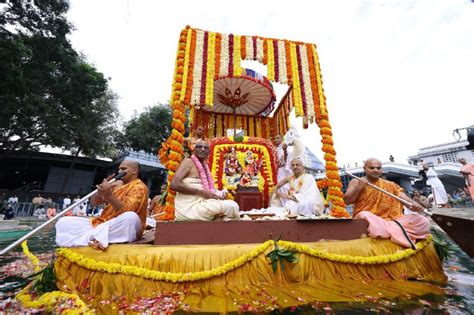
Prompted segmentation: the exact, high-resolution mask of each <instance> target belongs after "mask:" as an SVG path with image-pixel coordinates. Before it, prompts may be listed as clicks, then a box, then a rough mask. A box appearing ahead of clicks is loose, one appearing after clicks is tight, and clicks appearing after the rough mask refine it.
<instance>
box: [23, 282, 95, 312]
mask: <svg viewBox="0 0 474 315" xmlns="http://www.w3.org/2000/svg"><path fill="white" fill-rule="evenodd" d="M30 289H31V288H30V285H28V286H27V287H25V288H24V289H23V290H21V291H20V292H19V293H18V294H17V295H16V298H17V299H18V300H19V301H20V303H21V305H23V307H25V308H32V309H44V310H46V311H47V312H52V313H55V314H95V312H91V311H90V310H89V308H88V307H87V305H86V303H84V301H82V300H81V299H80V298H79V296H78V295H77V294H73V293H66V292H61V291H53V292H46V293H44V294H43V295H41V296H40V297H38V298H35V294H30Z"/></svg>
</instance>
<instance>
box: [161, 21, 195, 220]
mask: <svg viewBox="0 0 474 315" xmlns="http://www.w3.org/2000/svg"><path fill="white" fill-rule="evenodd" d="M193 34H194V33H193V31H192V30H190V27H189V26H187V27H186V28H185V29H184V30H182V31H181V35H180V38H179V43H178V52H177V54H176V56H177V57H176V66H175V75H174V79H173V88H172V92H171V108H172V110H173V117H172V122H171V127H172V128H173V129H172V131H171V135H170V136H169V137H168V139H167V140H166V142H165V143H164V144H163V145H162V148H161V150H160V152H159V155H160V161H162V160H161V158H163V160H164V161H162V162H164V164H163V165H165V166H166V168H167V169H168V194H167V196H166V204H165V207H164V212H165V214H163V215H162V216H161V217H157V218H156V219H158V220H163V221H168V220H173V219H174V196H175V194H176V193H175V192H174V191H172V190H170V188H169V187H170V184H171V181H172V180H173V176H174V172H175V171H176V169H177V168H178V166H179V163H181V160H182V157H183V151H184V149H183V142H184V124H185V121H186V116H185V114H184V111H185V108H184V105H183V102H182V99H183V95H182V94H183V93H186V91H188V88H189V87H191V91H192V86H193V83H192V82H191V80H190V78H192V75H193V74H192V68H190V67H189V66H186V65H189V64H190V63H191V62H192V56H193V52H194V50H193V49H192V44H193ZM189 45H190V46H191V47H189ZM185 68H186V71H187V72H188V73H187V76H188V77H187V81H185V80H184V78H183V76H184V73H185ZM185 84H186V85H187V86H186V85H185ZM184 98H186V97H184ZM166 154H167V155H166Z"/></svg>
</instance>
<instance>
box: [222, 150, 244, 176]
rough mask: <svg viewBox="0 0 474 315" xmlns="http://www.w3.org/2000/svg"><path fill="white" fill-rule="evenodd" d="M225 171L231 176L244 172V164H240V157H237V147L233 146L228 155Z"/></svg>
mask: <svg viewBox="0 0 474 315" xmlns="http://www.w3.org/2000/svg"><path fill="white" fill-rule="evenodd" d="M224 172H225V174H226V175H227V176H230V177H233V176H235V175H240V173H242V166H241V165H240V163H239V159H238V158H237V152H235V147H231V149H230V151H229V152H228V153H227V155H226V159H225V165H224Z"/></svg>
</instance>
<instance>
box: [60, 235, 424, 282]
mask: <svg viewBox="0 0 474 315" xmlns="http://www.w3.org/2000/svg"><path fill="white" fill-rule="evenodd" d="M431 241H432V237H431V235H430V236H429V237H428V238H427V239H426V240H424V241H421V242H418V243H416V249H411V248H407V249H404V250H402V251H397V252H395V253H393V254H387V255H377V256H368V257H366V256H350V255H343V254H332V253H328V252H327V251H326V250H324V249H314V248H311V247H309V246H307V245H303V244H299V243H294V242H288V241H278V242H277V244H278V246H280V247H282V248H285V249H286V250H290V251H295V252H298V253H303V254H306V255H308V256H311V257H315V258H319V259H324V260H328V261H332V262H338V263H346V264H353V265H383V264H388V263H394V262H397V261H401V260H404V259H407V258H409V257H411V256H413V255H415V254H416V253H418V252H420V251H421V250H423V249H424V248H425V247H426V246H427V245H428V244H430V243H431ZM274 244H275V242H274V241H273V240H269V241H266V242H265V243H263V244H261V245H258V246H257V247H256V248H254V249H253V250H251V251H250V252H248V253H246V254H244V255H242V256H240V257H238V258H236V259H234V260H232V261H230V262H228V263H226V264H224V265H222V266H219V267H215V268H213V269H211V270H205V271H197V272H186V273H183V272H162V271H157V270H153V269H147V268H142V267H136V266H131V265H124V264H121V263H107V262H104V261H97V260H95V259H92V258H88V257H85V256H84V255H81V254H78V253H75V252H74V251H73V250H71V249H68V248H59V249H58V250H57V251H56V253H57V255H58V256H62V257H64V258H66V259H67V260H69V261H70V262H72V263H75V264H77V265H78V266H80V267H83V268H86V269H88V270H93V271H99V272H105V273H109V274H121V275H126V276H135V277H140V278H144V279H151V280H157V281H167V282H174V283H176V282H190V281H200V280H206V279H210V278H213V277H218V276H222V275H224V274H226V273H228V272H230V271H232V270H235V269H237V268H239V267H241V266H242V265H244V264H245V263H247V262H250V261H252V260H253V259H255V258H256V257H258V256H259V255H261V254H263V253H265V252H266V251H267V250H268V249H269V248H270V247H272V246H274Z"/></svg>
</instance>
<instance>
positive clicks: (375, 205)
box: [353, 178, 403, 220]
mask: <svg viewBox="0 0 474 315" xmlns="http://www.w3.org/2000/svg"><path fill="white" fill-rule="evenodd" d="M372 184H374V185H375V186H377V187H379V188H382V189H383V190H385V191H388V192H389V193H392V194H394V195H395V196H399V195H400V192H402V191H403V189H402V188H401V187H400V186H398V185H397V184H395V183H394V182H391V181H388V180H385V179H381V178H380V179H379V180H377V182H375V183H372ZM361 211H369V212H371V213H373V214H375V215H377V216H379V217H381V218H384V219H388V220H393V219H396V218H398V217H400V216H402V215H403V206H402V204H401V203H400V202H399V201H397V200H395V199H394V198H391V197H389V196H387V195H386V194H384V193H383V192H380V191H378V190H376V189H375V188H372V187H370V186H368V185H367V186H366V187H365V189H364V190H362V191H361V192H360V194H359V197H358V198H357V200H356V202H355V203H354V206H353V212H354V213H353V216H354V217H355V216H356V215H357V214H358V213H359V212H361Z"/></svg>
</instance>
